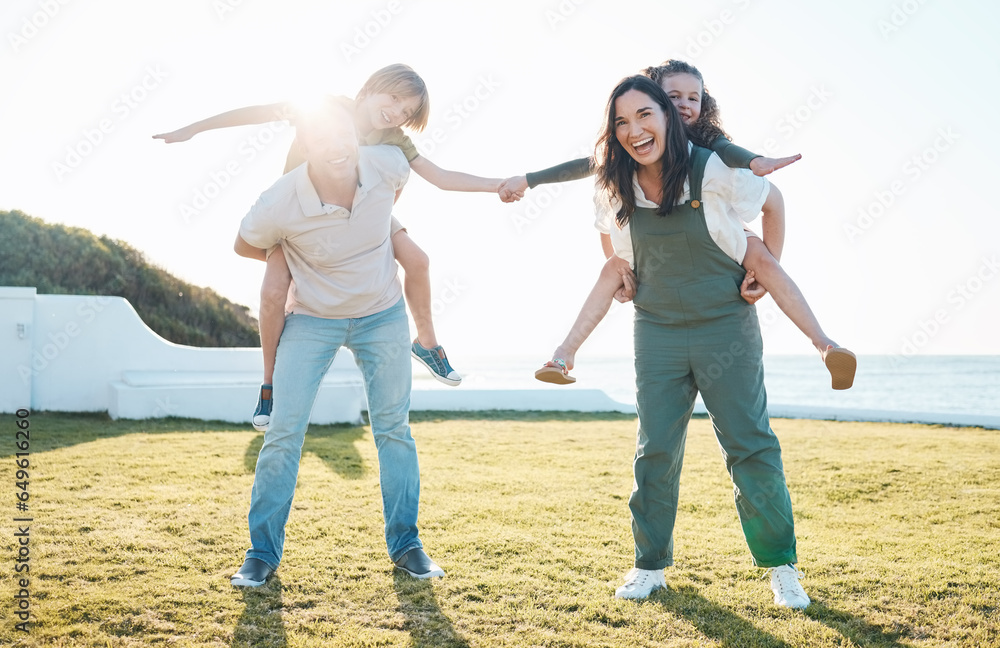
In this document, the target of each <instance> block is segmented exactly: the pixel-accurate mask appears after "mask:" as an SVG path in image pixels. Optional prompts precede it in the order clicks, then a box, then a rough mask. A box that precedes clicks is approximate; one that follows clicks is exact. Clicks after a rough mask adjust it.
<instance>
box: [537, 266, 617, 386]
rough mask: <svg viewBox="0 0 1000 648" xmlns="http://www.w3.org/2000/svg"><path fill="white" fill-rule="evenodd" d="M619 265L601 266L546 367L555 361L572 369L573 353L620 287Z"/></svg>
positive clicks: (602, 316) (578, 348) (609, 306)
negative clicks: (594, 282) (594, 281)
mask: <svg viewBox="0 0 1000 648" xmlns="http://www.w3.org/2000/svg"><path fill="white" fill-rule="evenodd" d="M619 263H620V261H619V260H617V259H615V258H612V259H609V260H608V261H607V262H606V263H605V264H604V267H603V268H602V269H601V276H600V277H598V278H597V283H596V284H594V288H593V289H592V290H591V291H590V295H588V296H587V300H586V301H585V302H583V308H581V309H580V314H579V315H577V316H576V322H574V323H573V328H571V329H570V330H569V334H568V335H566V339H565V340H563V343H562V344H560V345H559V346H558V347H556V350H555V353H553V354H552V359H553V362H550V363H547V365H548V366H556V365H558V362H555V361H558V360H562V361H563V362H564V363H565V364H566V370H567V371H568V370H570V369H572V368H573V366H574V363H575V361H576V352H577V351H579V350H580V346H581V345H583V343H584V341H586V339H587V338H588V337H590V334H591V333H593V332H594V329H595V328H597V325H598V324H600V323H601V320H603V319H604V316H605V315H607V314H608V309H609V308H611V301H612V300H613V299H614V297H615V293H616V292H617V291H618V289H619V288H621V287H622V285H624V282H623V281H622V277H621V275H620V274H618V264H619Z"/></svg>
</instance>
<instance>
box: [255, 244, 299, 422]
mask: <svg viewBox="0 0 1000 648" xmlns="http://www.w3.org/2000/svg"><path fill="white" fill-rule="evenodd" d="M291 283H292V273H291V271H289V269H288V262H287V261H285V253H284V251H283V250H282V249H281V246H280V245H279V246H278V247H277V248H275V250H274V251H273V252H271V256H269V257H268V259H267V269H266V270H265V271H264V281H263V283H262V284H261V286H260V313H259V315H258V322H259V326H260V350H261V354H262V355H263V356H264V381H263V383H262V384H261V388H260V395H259V396H258V399H257V409H256V410H255V411H254V416H253V424H254V427H255V428H257V429H258V430H266V429H267V426H268V425H269V424H270V421H271V407H272V402H271V381H272V380H273V379H274V359H275V356H277V353H278V340H279V339H280V338H281V331H282V330H284V328H285V302H286V301H287V300H288V287H289V286H290V285H291Z"/></svg>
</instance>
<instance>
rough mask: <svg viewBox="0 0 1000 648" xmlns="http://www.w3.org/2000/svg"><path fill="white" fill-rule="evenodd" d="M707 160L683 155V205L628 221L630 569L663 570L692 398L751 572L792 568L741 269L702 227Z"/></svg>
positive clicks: (669, 557) (780, 477)
mask: <svg viewBox="0 0 1000 648" xmlns="http://www.w3.org/2000/svg"><path fill="white" fill-rule="evenodd" d="M709 155H711V151H709V150H708V149H703V148H699V147H693V149H692V153H691V173H690V189H691V200H689V201H688V202H685V203H683V204H681V205H677V206H676V207H674V209H673V211H672V212H671V213H670V214H667V215H666V216H657V215H656V211H655V210H654V209H643V208H637V209H636V210H635V213H634V214H633V215H632V219H631V230H632V248H633V251H634V253H635V271H636V275H637V277H638V280H639V282H638V290H637V292H636V296H635V372H636V387H637V390H638V393H637V397H636V398H637V401H636V407H637V409H638V414H639V431H638V439H637V441H636V453H635V463H634V474H635V484H634V486H633V491H632V496H631V498H630V499H629V508H630V509H631V511H632V534H633V536H634V538H635V566H636V567H638V568H640V569H662V568H663V567H666V566H667V565H672V564H673V530H674V521H675V519H676V516H677V495H678V485H679V481H680V473H681V465H682V463H683V459H684V442H685V439H686V436H687V425H688V420H689V419H690V418H691V412H692V409H693V408H694V400H695V395H696V394H697V393H698V392H701V396H702V400H704V402H705V407H706V409H707V410H708V412H709V416H710V417H711V419H712V425H713V427H714V428H715V434H716V437H717V438H718V441H719V445H720V446H721V448H722V455H723V458H724V459H725V461H726V468H727V469H728V470H729V474H730V476H731V477H732V480H733V485H734V490H735V496H736V509H737V511H738V512H739V516H740V522H741V524H742V525H743V534H744V536H745V537H746V541H747V545H748V546H749V547H750V553H751V554H752V556H753V560H754V563H755V564H756V565H758V566H761V567H775V566H778V565H784V564H786V563H790V562H795V561H796V556H795V529H794V525H793V522H792V504H791V500H790V499H789V496H788V488H787V486H786V485H785V475H784V471H783V469H782V465H781V448H780V446H779V445H778V439H777V437H775V436H774V433H773V432H772V431H771V427H770V423H769V420H768V415H767V396H766V394H765V393H764V368H763V364H762V358H761V356H762V343H761V337H760V327H759V325H758V322H757V311H756V309H755V308H754V307H753V306H751V305H750V304H747V303H746V302H745V301H744V300H743V298H742V297H740V290H739V286H740V283H741V282H742V280H743V275H744V270H743V268H742V267H741V266H740V265H739V264H738V263H736V261H734V260H733V259H731V258H730V257H729V256H728V255H727V254H726V253H725V252H723V251H722V250H721V249H720V248H719V246H718V245H716V243H715V241H714V240H713V239H712V237H711V235H710V234H709V232H708V228H707V226H706V225H705V216H704V207H703V206H702V205H701V184H702V178H703V176H704V172H705V163H706V162H707V160H708V157H709Z"/></svg>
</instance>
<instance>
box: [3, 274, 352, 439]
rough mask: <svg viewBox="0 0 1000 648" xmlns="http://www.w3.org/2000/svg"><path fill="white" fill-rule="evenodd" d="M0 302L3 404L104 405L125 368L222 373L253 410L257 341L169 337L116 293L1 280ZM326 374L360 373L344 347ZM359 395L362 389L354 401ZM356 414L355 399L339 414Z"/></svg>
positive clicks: (124, 379)
mask: <svg viewBox="0 0 1000 648" xmlns="http://www.w3.org/2000/svg"><path fill="white" fill-rule="evenodd" d="M0 308H2V310H0V388H2V389H0V391H2V396H0V411H3V412H13V411H15V410H16V409H18V408H21V407H24V408H29V409H32V410H51V411H63V412H106V411H109V409H112V410H113V409H114V407H112V406H113V405H115V404H114V403H112V399H113V398H114V390H113V389H112V388H111V387H112V386H113V385H123V384H124V385H129V384H130V383H132V382H135V381H134V379H130V378H129V377H130V376H131V377H133V378H134V376H137V375H140V374H141V375H144V376H146V377H147V378H148V380H149V381H150V382H152V383H156V382H160V383H163V382H166V383H168V384H180V383H184V382H187V383H188V384H189V386H190V383H191V382H192V381H191V376H197V375H199V374H200V375H201V379H199V380H196V381H195V382H198V384H201V385H208V384H211V383H219V381H220V379H221V380H225V381H231V382H232V383H234V384H242V385H245V386H246V389H247V393H248V395H247V396H246V400H247V401H249V406H247V405H241V407H242V408H243V409H246V410H247V411H246V416H245V417H241V419H240V420H249V418H250V415H251V414H252V409H253V400H254V399H255V398H256V385H259V383H260V378H261V375H262V372H263V365H262V361H261V352H260V349H259V348H198V347H189V346H183V345H179V344H173V343H171V342H168V341H166V340H164V339H163V338H161V337H160V336H159V335H157V334H156V333H154V332H153V331H152V330H151V329H150V328H149V327H148V326H146V324H145V323H144V322H143V321H142V320H141V319H140V318H139V315H138V314H137V313H136V312H135V309H134V308H132V305H131V304H129V303H128V301H126V300H125V299H123V298H121V297H104V296H80V295H36V294H35V289H34V288H9V287H0ZM19 326H20V328H19ZM19 335H20V336H23V337H19ZM157 374H159V379H158V378H157V377H156V375H157ZM164 374H171V375H174V376H175V378H172V377H171V375H166V376H164ZM331 374H338V375H339V377H338V378H337V379H336V380H335V381H334V382H337V383H344V382H345V380H346V381H347V382H354V383H356V386H360V384H361V373H360V371H358V369H357V367H356V366H355V365H354V358H353V355H352V354H351V353H350V352H349V351H347V350H346V349H345V350H342V352H341V353H339V354H338V356H337V359H336V361H335V362H334V365H333V367H332V368H331ZM182 375H183V377H182ZM164 378H165V380H164ZM328 382H329V381H328ZM354 391H355V392H356V391H357V389H356V388H355V389H354ZM241 398H242V397H241ZM204 399H205V396H204V395H202V397H201V400H204ZM363 403H364V401H363V397H362V400H361V401H360V403H359V405H363ZM199 407H200V406H199ZM168 414H176V415H179V416H183V415H185V414H184V408H183V407H181V408H179V409H177V410H176V411H164V410H163V408H161V411H160V412H159V415H168ZM147 415H150V416H151V415H152V414H147ZM359 416H360V407H359V408H358V410H357V412H355V413H354V414H353V415H352V416H351V417H350V419H342V420H351V421H354V420H357V419H358V418H359ZM205 418H211V416H205ZM217 418H220V419H222V420H231V419H230V418H229V417H223V416H219V417H217ZM324 422H327V421H324Z"/></svg>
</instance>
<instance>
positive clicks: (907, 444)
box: [0, 413, 1000, 648]
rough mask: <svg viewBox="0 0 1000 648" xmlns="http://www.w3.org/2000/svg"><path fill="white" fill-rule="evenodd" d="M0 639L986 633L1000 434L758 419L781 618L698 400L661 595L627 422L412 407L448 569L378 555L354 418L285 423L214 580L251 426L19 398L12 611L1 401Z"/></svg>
mask: <svg viewBox="0 0 1000 648" xmlns="http://www.w3.org/2000/svg"><path fill="white" fill-rule="evenodd" d="M0 420H2V421H3V429H4V430H5V432H4V434H3V438H4V439H5V441H3V442H2V444H3V445H0V464H2V466H3V468H2V470H0V475H5V476H6V477H7V479H6V483H7V492H8V497H7V498H6V502H7V503H6V504H4V505H3V509H4V513H5V514H4V515H3V517H2V518H0V519H2V520H3V522H2V523H0V533H2V536H0V547H2V551H3V554H2V556H0V583H2V587H0V607H2V611H0V621H2V624H3V625H2V627H0V645H10V644H11V643H16V644H19V645H37V646H151V645H152V646H155V645H169V646H324V647H325V646H359V647H360V646H417V647H434V648H438V647H445V648H447V647H465V646H470V647H472V646H475V647H480V646H482V647H485V646H511V647H522V646H593V647H602V648H603V647H618V646H620V647H633V646H670V647H673V646H678V647H679V646H732V647H734V648H744V647H750V646H773V647H779V646H780V647H784V646H830V647H833V646H841V647H842V646H873V647H874V646H878V647H885V648H889V647H901V646H907V647H910V646H912V647H918V646H919V647H923V646H969V647H980V646H998V645H1000V612H998V607H1000V433H998V432H997V431H990V430H982V429H955V428H946V427H938V426H918V425H895V424H881V423H877V424H876V423H834V422H825V421H791V420H775V421H773V426H774V429H775V431H776V432H777V434H778V436H779V437H780V438H781V441H782V445H783V448H784V461H785V468H786V473H787V477H788V483H789V488H790V490H791V494H792V502H793V504H794V507H795V514H796V530H797V535H798V546H799V558H800V567H801V568H802V569H803V571H805V573H806V579H805V580H804V581H803V584H804V586H805V588H806V591H807V592H808V593H809V595H810V596H811V597H812V599H813V604H812V605H811V606H810V607H809V608H808V609H807V610H806V611H804V612H797V611H792V610H786V609H783V608H779V607H777V606H775V605H774V604H773V602H772V601H773V599H772V595H771V592H770V588H769V586H768V582H767V581H766V580H763V579H761V572H760V570H757V569H755V568H753V567H752V565H751V563H750V556H749V553H748V551H747V549H746V546H745V543H744V540H743V537H742V535H741V532H740V526H739V522H738V520H737V518H736V512H735V509H734V506H733V503H732V485H731V483H730V482H729V479H728V476H727V474H726V472H725V470H724V467H723V464H722V459H721V458H720V455H719V450H718V447H717V444H716V441H715V438H714V435H713V434H712V432H711V426H710V424H709V422H708V421H707V420H705V419H697V420H695V421H693V422H692V425H691V431H690V435H689V439H688V444H687V456H686V459H685V467H684V474H683V479H682V490H681V502H680V510H679V515H678V522H677V529H676V533H675V540H676V551H675V556H676V562H677V564H676V565H675V566H674V567H671V568H668V569H667V571H666V574H667V585H668V587H667V589H665V590H661V591H659V592H657V593H656V594H654V595H653V596H652V597H650V599H649V600H647V601H642V602H633V601H617V600H615V599H614V598H613V594H614V589H615V588H616V587H617V586H618V585H619V584H620V583H621V578H622V575H623V574H624V573H625V572H626V571H627V570H628V569H629V568H630V567H631V560H632V553H633V548H632V538H631V531H630V526H629V512H628V495H629V492H630V490H631V487H632V476H631V459H632V453H633V451H634V438H635V426H636V423H635V419H634V418H633V417H627V416H619V415H609V416H601V415H578V414H558V415H549V414H530V413H529V414H509V415H508V414H502V413H489V414H480V415H461V414H440V415H424V414H420V415H414V422H413V433H414V436H415V437H416V439H417V445H418V449H419V452H420V461H421V475H422V494H421V515H420V528H421V537H422V539H423V541H424V544H425V546H426V548H427V550H428V553H430V555H431V556H432V557H433V558H434V559H435V560H436V561H437V562H438V563H439V564H440V565H441V566H442V567H443V568H444V569H445V571H446V572H447V576H446V577H445V578H443V579H437V580H434V581H430V582H425V581H417V580H414V579H411V578H410V577H408V576H405V575H401V574H399V573H394V572H393V570H392V564H391V563H390V561H389V558H388V556H387V555H386V549H385V541H384V537H383V533H382V515H381V500H380V496H379V488H378V466H377V463H376V459H375V448H374V444H373V442H372V438H371V433H370V431H369V429H368V428H367V427H352V426H314V427H312V428H311V429H310V432H309V434H308V436H307V437H306V444H305V449H304V451H303V458H302V468H301V472H300V474H299V483H298V489H297V491H296V497H295V502H294V505H293V508H292V513H291V517H290V520H289V523H288V528H287V532H288V535H287V542H286V545H285V556H284V560H283V563H282V565H281V568H280V569H279V570H278V571H277V572H276V575H275V577H274V578H273V579H272V580H271V581H270V582H269V583H268V584H267V585H266V586H264V587H262V588H259V589H256V590H239V589H235V588H233V587H231V586H230V585H229V578H228V577H229V575H230V574H232V573H233V572H234V571H235V570H236V568H237V567H239V565H240V564H241V562H242V558H243V553H244V551H245V550H246V548H247V541H248V540H247V527H246V513H247V506H248V503H249V495H250V487H251V484H252V482H253V467H254V462H255V460H256V455H257V452H258V450H259V449H260V445H261V442H262V439H263V435H261V434H260V433H257V432H254V431H253V430H252V429H247V428H246V427H244V426H237V425H229V424H222V423H205V422H201V421H187V420H157V421H142V422H135V421H110V420H107V419H106V418H104V417H100V416H81V415H72V416H71V415H56V414H32V416H31V419H30V421H31V430H32V433H31V457H30V459H31V467H30V471H29V472H30V485H29V490H30V500H29V503H30V510H29V512H28V514H29V515H31V516H32V517H33V519H34V521H33V522H32V523H31V529H30V567H31V571H30V604H31V615H32V623H31V626H30V633H29V634H27V635H25V634H24V633H22V632H18V631H16V630H15V629H14V624H15V623H17V619H16V618H15V616H14V610H15V605H16V604H15V603H14V601H15V599H14V598H13V597H14V594H15V593H16V591H17V589H16V583H15V581H14V578H15V572H14V566H15V562H14V558H15V557H16V556H17V551H18V550H17V545H16V542H17V540H16V538H15V536H14V533H15V532H16V528H15V523H14V522H12V519H13V518H14V517H16V516H18V515H24V514H23V513H21V514H19V513H18V512H17V511H16V509H15V507H14V505H15V501H16V499H15V497H14V495H15V493H16V490H15V484H14V482H15V466H14V461H15V459H14V457H13V453H14V452H15V451H16V450H15V447H14V441H13V438H14V425H13V421H14V417H13V416H10V415H5V416H4V417H3V418H2V419H0Z"/></svg>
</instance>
